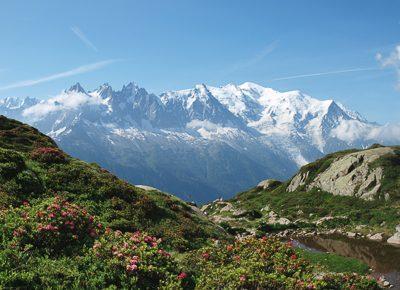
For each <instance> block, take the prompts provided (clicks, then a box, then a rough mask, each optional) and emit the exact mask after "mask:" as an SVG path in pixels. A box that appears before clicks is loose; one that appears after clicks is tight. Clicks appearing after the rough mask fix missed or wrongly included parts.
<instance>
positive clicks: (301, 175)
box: [286, 171, 309, 192]
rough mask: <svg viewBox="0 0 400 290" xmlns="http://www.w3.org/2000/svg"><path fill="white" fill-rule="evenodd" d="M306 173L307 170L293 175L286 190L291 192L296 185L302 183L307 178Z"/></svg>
mask: <svg viewBox="0 0 400 290" xmlns="http://www.w3.org/2000/svg"><path fill="white" fill-rule="evenodd" d="M308 174H309V172H308V171H307V172H305V173H302V172H300V173H298V174H297V175H296V176H295V177H293V179H292V181H291V182H290V184H289V186H288V187H287V189H286V190H287V191H289V192H293V191H295V190H296V189H297V188H298V187H300V186H302V185H304V184H305V182H306V180H307V177H308Z"/></svg>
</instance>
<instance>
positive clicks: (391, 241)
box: [387, 232, 400, 245]
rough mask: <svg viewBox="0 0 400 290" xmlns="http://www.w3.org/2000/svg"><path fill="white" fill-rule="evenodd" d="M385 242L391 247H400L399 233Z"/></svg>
mask: <svg viewBox="0 0 400 290" xmlns="http://www.w3.org/2000/svg"><path fill="white" fill-rule="evenodd" d="M387 242H388V243H389V244H393V245H400V232H397V233H395V234H394V235H393V236H391V237H390V238H389V239H388V240H387Z"/></svg>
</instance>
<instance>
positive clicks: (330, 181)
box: [287, 147, 393, 200]
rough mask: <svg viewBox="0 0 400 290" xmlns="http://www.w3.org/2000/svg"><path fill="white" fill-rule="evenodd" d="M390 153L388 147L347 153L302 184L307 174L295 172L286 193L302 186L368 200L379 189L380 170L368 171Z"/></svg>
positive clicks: (391, 150) (372, 169)
mask: <svg viewBox="0 0 400 290" xmlns="http://www.w3.org/2000/svg"><path fill="white" fill-rule="evenodd" d="M390 153H393V149H392V148H390V147H378V148H373V149H368V150H363V151H358V152H354V153H349V154H346V155H344V156H340V157H338V158H337V159H335V160H334V161H333V162H332V163H331V164H330V165H329V167H328V168H327V169H326V170H324V171H322V172H321V173H319V174H318V175H317V176H316V177H315V178H314V179H313V180H311V181H309V182H308V184H306V180H307V178H308V176H309V171H306V172H300V173H298V174H297V175H296V176H295V177H294V178H293V179H292V181H291V182H290V184H289V186H288V187H287V191H289V192H292V191H295V190H296V189H298V188H299V187H300V186H302V185H306V187H307V189H312V188H320V189H322V190H324V191H327V192H330V193H332V194H334V195H346V196H357V197H360V198H363V199H367V200H372V199H374V197H375V196H376V195H377V194H378V192H379V190H380V188H381V180H382V177H383V173H384V172H383V168H382V167H376V168H371V166H370V165H371V163H372V162H374V161H375V160H377V159H378V158H380V157H382V156H383V155H386V154H390Z"/></svg>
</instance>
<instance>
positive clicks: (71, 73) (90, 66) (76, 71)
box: [0, 59, 120, 91]
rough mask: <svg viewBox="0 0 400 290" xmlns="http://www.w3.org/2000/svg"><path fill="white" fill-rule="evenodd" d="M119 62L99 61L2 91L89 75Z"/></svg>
mask: <svg viewBox="0 0 400 290" xmlns="http://www.w3.org/2000/svg"><path fill="white" fill-rule="evenodd" d="M117 61H120V60H119V59H110V60H104V61H99V62H95V63H91V64H87V65H82V66H79V67H77V68H74V69H71V70H68V71H64V72H60V73H56V74H53V75H49V76H45V77H42V78H38V79H31V80H24V81H19V82H15V83H11V84H8V85H5V86H1V87H0V91H4V90H8V89H16V88H22V87H30V86H34V85H37V84H41V83H46V82H50V81H53V80H57V79H62V78H66V77H70V76H74V75H79V74H83V73H87V72H90V71H95V70H98V69H100V68H103V67H105V66H108V65H110V64H112V63H115V62H117Z"/></svg>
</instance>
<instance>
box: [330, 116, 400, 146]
mask: <svg viewBox="0 0 400 290" xmlns="http://www.w3.org/2000/svg"><path fill="white" fill-rule="evenodd" d="M331 134H332V136H333V137H336V138H338V139H340V140H343V141H347V142H355V141H357V140H361V139H364V140H369V141H371V142H378V143H382V144H385V145H394V144H399V143H400V124H386V125H383V126H380V125H374V124H366V123H363V122H359V121H358V120H343V121H342V122H341V123H340V125H339V126H338V127H336V128H335V129H333V130H332V133H331Z"/></svg>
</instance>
